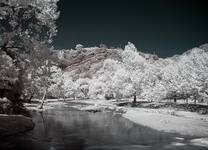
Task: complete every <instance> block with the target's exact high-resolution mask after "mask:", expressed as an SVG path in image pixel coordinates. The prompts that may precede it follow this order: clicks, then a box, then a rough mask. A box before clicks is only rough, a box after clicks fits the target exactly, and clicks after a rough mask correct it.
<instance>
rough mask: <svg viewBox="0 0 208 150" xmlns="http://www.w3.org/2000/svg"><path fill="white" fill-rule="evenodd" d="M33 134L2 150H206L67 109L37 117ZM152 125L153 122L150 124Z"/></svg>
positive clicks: (6, 141) (11, 140)
mask: <svg viewBox="0 0 208 150" xmlns="http://www.w3.org/2000/svg"><path fill="white" fill-rule="evenodd" d="M33 117H34V121H35V122H36V127H35V129H34V130H33V131H31V132H29V133H27V134H23V135H18V136H12V137H7V138H4V139H1V142H0V149H2V150H10V149H16V150H106V149H107V150H120V149H125V150H131V149H132V150H142V149H145V150H146V149H147V150H153V149H170V150H172V149H177V150H180V149H181V150H182V149H193V150H197V149H205V148H203V147H196V146H195V147H194V146H192V145H189V143H188V142H187V141H188V138H187V137H184V139H183V138H176V137H178V136H179V135H175V134H167V133H162V132H158V131H155V130H152V129H150V128H146V127H143V126H138V125H136V124H134V123H132V122H130V121H128V120H126V119H124V118H122V117H118V116H117V117H115V116H113V115H112V114H111V113H87V112H80V111H71V110H70V111H69V110H68V109H66V108H57V109H56V110H48V111H46V112H44V113H42V114H41V113H35V112H34V113H33ZM150 123H151V120H150Z"/></svg>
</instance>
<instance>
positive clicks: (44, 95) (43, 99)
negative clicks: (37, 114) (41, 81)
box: [39, 89, 47, 109]
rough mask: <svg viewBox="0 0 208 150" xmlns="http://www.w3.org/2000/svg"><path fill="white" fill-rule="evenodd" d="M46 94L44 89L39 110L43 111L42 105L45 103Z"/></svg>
mask: <svg viewBox="0 0 208 150" xmlns="http://www.w3.org/2000/svg"><path fill="white" fill-rule="evenodd" d="M46 93H47V89H45V91H44V94H43V97H42V102H41V104H40V107H39V109H43V105H44V102H45V97H46Z"/></svg>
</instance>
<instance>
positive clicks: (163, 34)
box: [55, 0, 208, 57]
mask: <svg viewBox="0 0 208 150" xmlns="http://www.w3.org/2000/svg"><path fill="white" fill-rule="evenodd" d="M206 1H207V0H137V1H136V0H135V1H133V0H60V2H59V3H58V5H59V10H60V11H61V15H60V18H59V20H58V21H57V25H58V30H59V31H58V35H57V37H56V38H55V47H56V48H57V49H71V48H74V47H75V45H76V44H78V43H80V44H83V45H84V46H85V47H88V46H96V45H97V46H99V45H100V44H101V43H103V44H106V45H107V46H109V47H111V46H113V47H122V48H123V47H124V45H126V43H127V42H128V41H131V42H132V43H134V44H135V45H136V47H137V48H138V49H139V50H141V51H143V52H150V53H154V52H155V53H156V54H158V55H159V56H161V57H167V56H172V55H174V54H180V53H182V52H184V51H186V50H188V49H190V48H192V47H195V46H199V45H201V44H204V43H206V42H208V2H206Z"/></svg>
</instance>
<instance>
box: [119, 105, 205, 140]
mask: <svg viewBox="0 0 208 150" xmlns="http://www.w3.org/2000/svg"><path fill="white" fill-rule="evenodd" d="M123 117H125V118H127V119H129V120H131V121H133V122H135V123H137V124H140V125H143V126H147V127H150V128H153V129H156V130H159V131H165V132H170V133H179V134H182V135H190V136H199V137H206V136H208V121H207V118H208V116H201V115H198V114H196V113H191V112H185V111H184V112H183V111H179V112H177V111H176V112H174V114H173V113H169V111H168V110H167V111H165V110H159V109H157V110H151V109H143V108H133V109H131V108H129V109H128V111H127V112H126V113H125V114H123Z"/></svg>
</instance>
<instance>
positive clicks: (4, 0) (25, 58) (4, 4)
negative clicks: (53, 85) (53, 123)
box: [0, 0, 59, 102]
mask: <svg viewBox="0 0 208 150" xmlns="http://www.w3.org/2000/svg"><path fill="white" fill-rule="evenodd" d="M57 2H58V0H1V2H0V55H1V56H4V57H7V58H8V59H10V62H11V63H12V65H13V67H14V70H15V72H16V74H15V77H14V76H11V74H13V72H9V70H8V69H7V67H8V66H5V65H0V70H7V72H8V73H7V74H5V75H4V76H1V77H0V83H1V84H2V83H8V84H7V86H9V85H10V86H9V88H7V89H10V92H11V93H12V94H14V93H15V94H14V95H15V96H14V97H13V98H10V100H12V101H13V102H14V101H17V102H18V101H19V100H21V96H22V92H23V89H24V81H25V80H27V78H28V74H29V72H28V70H30V71H31V65H32V63H31V62H32V61H34V60H35V59H39V58H34V57H32V56H34V53H39V52H40V51H42V49H37V45H45V46H46V47H48V48H46V49H43V50H46V51H48V50H49V46H50V45H51V43H52V38H53V37H54V36H55V35H56V33H57V28H56V25H55V21H56V19H57V18H58V16H59V12H58V11H57ZM32 59H33V60H32ZM39 61H42V60H39ZM33 67H36V66H33ZM5 68H6V69H5ZM14 79H15V80H14ZM13 80H14V81H13ZM11 81H13V83H12V82H11ZM11 83H12V84H11ZM0 90H1V91H0V93H1V96H6V95H5V94H4V93H5V87H1V88H0ZM2 90H3V91H2Z"/></svg>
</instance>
